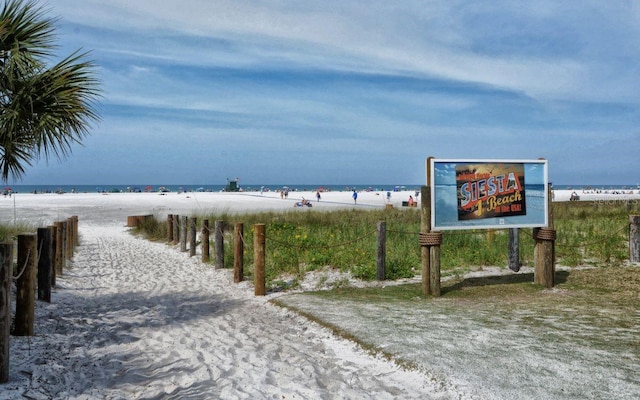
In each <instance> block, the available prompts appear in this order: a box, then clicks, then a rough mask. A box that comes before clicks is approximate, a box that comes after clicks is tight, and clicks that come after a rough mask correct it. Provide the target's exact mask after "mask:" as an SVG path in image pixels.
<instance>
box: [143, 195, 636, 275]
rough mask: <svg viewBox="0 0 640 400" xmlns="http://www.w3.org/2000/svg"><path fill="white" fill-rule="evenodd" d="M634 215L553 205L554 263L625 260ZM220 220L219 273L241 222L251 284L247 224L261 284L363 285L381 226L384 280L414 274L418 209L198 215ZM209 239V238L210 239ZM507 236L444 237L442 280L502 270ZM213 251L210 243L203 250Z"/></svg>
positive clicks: (527, 251)
mask: <svg viewBox="0 0 640 400" xmlns="http://www.w3.org/2000/svg"><path fill="white" fill-rule="evenodd" d="M638 212H640V209H639V206H638V205H637V204H635V203H629V204H620V203H616V204H598V203H588V202H567V203H554V204H553V214H554V216H553V221H554V226H555V229H556V231H557V240H556V260H557V262H558V263H559V264H561V265H566V266H578V265H594V266H611V265H619V264H620V263H621V262H623V261H624V260H626V259H627V258H628V219H629V217H628V216H629V214H633V213H638ZM205 218H206V219H208V220H209V224H210V226H213V224H214V222H215V221H216V220H222V221H224V222H225V237H224V243H225V253H226V255H227V256H226V257H225V258H224V259H225V267H228V268H231V267H232V266H233V257H232V256H229V255H233V246H234V244H233V226H234V223H236V222H242V223H243V224H244V232H245V234H244V236H245V237H244V241H245V247H244V265H245V274H246V278H247V279H251V278H252V273H253V271H252V268H247V266H250V265H252V264H253V246H252V245H253V225H255V224H257V223H263V224H265V225H266V235H267V240H266V260H265V262H266V277H267V282H268V286H277V285H274V284H273V283H276V282H281V279H280V277H282V276H283V275H289V276H296V277H298V278H301V277H302V276H303V275H304V273H305V272H307V271H313V270H316V269H321V268H325V267H331V268H336V269H339V270H341V271H345V272H346V271H349V272H350V273H351V274H352V275H353V276H355V277H357V278H360V279H363V280H373V279H375V278H376V268H377V267H376V255H377V248H376V226H377V224H378V222H379V221H385V222H386V229H387V241H386V254H387V257H386V272H387V279H390V280H395V279H399V278H407V277H413V276H415V275H417V274H419V271H420V265H421V258H420V246H419V244H418V232H419V231H420V210H419V209H384V210H353V209H349V210H338V211H328V212H324V211H323V212H315V211H309V212H302V213H301V212H294V211H284V212H282V211H268V212H260V213H248V214H234V213H230V212H227V211H223V212H218V213H211V214H210V215H206V216H200V217H198V226H201V223H202V219H205ZM138 231H139V232H143V233H144V234H145V235H147V237H148V238H150V239H152V240H164V239H166V231H167V224H166V221H148V222H147V223H145V224H144V225H143V226H141V227H140V228H139V229H138ZM519 235H520V241H519V243H520V259H521V262H522V264H523V265H529V266H531V265H533V248H534V240H533V239H532V237H531V229H520V234H519ZM210 240H211V241H213V235H212V236H211V238H210ZM508 242H509V235H508V231H507V230H493V231H491V232H489V231H486V230H464V231H446V232H444V234H443V245H442V246H441V271H442V272H441V273H442V276H443V277H446V276H459V275H462V274H464V273H465V272H468V271H470V270H475V269H479V268H481V267H482V266H506V265H507V263H508V260H507V256H508V254H507V248H508ZM211 249H212V252H213V245H212V246H211Z"/></svg>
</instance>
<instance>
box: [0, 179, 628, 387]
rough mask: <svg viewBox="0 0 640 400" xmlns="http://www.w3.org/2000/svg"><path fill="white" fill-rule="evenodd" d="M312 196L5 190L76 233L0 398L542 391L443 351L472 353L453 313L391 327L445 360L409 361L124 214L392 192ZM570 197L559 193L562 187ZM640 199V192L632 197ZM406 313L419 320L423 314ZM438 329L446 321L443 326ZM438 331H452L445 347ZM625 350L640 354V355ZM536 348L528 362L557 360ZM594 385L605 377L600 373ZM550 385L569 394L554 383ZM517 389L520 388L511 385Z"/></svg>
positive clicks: (11, 203)
mask: <svg viewBox="0 0 640 400" xmlns="http://www.w3.org/2000/svg"><path fill="white" fill-rule="evenodd" d="M409 194H413V193H409V192H406V193H393V196H392V203H393V204H394V206H396V207H400V203H401V202H402V201H404V200H406V199H407V198H408V196H409ZM313 195H314V193H296V192H293V193H290V196H289V199H288V200H282V199H280V197H279V194H277V193H265V194H264V195H260V193H234V194H230V193H183V194H177V193H168V194H166V195H159V194H157V193H131V194H129V193H127V194H108V195H102V194H64V195H56V194H40V195H32V194H18V195H14V196H12V197H11V198H9V197H6V198H0V218H2V220H3V221H5V222H8V221H13V220H16V221H31V222H35V223H37V224H38V226H46V225H47V224H50V223H51V222H54V221H56V220H59V219H64V218H66V217H68V216H71V215H78V216H79V219H80V236H81V245H80V246H79V247H78V249H77V253H76V255H75V257H74V259H73V261H72V263H71V265H70V268H68V269H67V271H66V272H65V274H64V275H63V276H62V277H59V278H58V287H57V288H56V289H55V290H54V292H53V293H52V303H51V304H47V303H43V302H37V305H36V324H35V334H36V335H35V336H34V337H31V338H24V337H12V338H11V369H10V371H11V373H10V382H9V383H7V384H5V385H2V386H1V387H0V399H23V398H31V399H52V398H56V399H57V398H69V399H166V398H169V399H171V398H175V399H183V398H194V399H196V398H197V399H215V398H224V399H267V398H268V399H366V398H371V399H413V398H415V399H418V398H420V399H429V398H438V399H467V398H496V399H501V398H516V397H518V398H540V397H539V394H540V393H539V392H536V391H535V390H532V391H528V392H521V393H518V392H517V391H516V392H514V391H513V390H514V389H513V388H512V387H511V386H509V387H507V388H506V389H501V386H500V385H501V384H500V383H496V384H495V385H491V384H489V383H488V382H484V383H482V384H479V383H478V382H480V381H478V382H475V381H474V380H473V379H476V378H473V377H470V376H471V375H470V374H471V372H478V374H479V376H482V372H483V371H485V372H489V371H495V373H496V374H497V376H498V377H500V376H502V378H499V379H500V380H501V381H503V382H509V384H511V382H510V381H507V380H504V378H505V377H506V376H507V375H505V374H506V372H504V371H501V370H500V368H501V367H502V365H501V364H504V365H505V367H506V368H514V367H517V366H513V365H508V364H506V363H508V360H509V358H510V357H501V358H500V359H499V362H498V364H492V366H491V368H489V371H487V365H486V364H483V363H478V362H477V361H478V360H481V359H482V357H480V358H478V360H476V359H475V358H474V360H476V362H475V363H470V362H468V361H470V360H466V361H465V356H464V355H463V356H462V359H457V357H459V356H458V355H456V358H452V359H451V360H448V359H447V351H450V352H452V354H453V352H454V351H455V350H456V349H458V350H460V349H462V350H464V351H469V352H471V353H473V352H472V350H471V348H470V347H469V346H470V345H469V344H467V342H468V339H469V336H465V335H461V334H460V332H461V331H459V330H458V329H462V328H463V327H461V326H460V325H459V324H458V326H457V327H456V328H455V332H458V334H457V335H453V334H452V335H446V336H447V337H448V338H449V339H445V338H438V339H437V340H436V341H435V342H434V341H433V340H432V341H429V339H428V338H426V337H425V338H423V339H420V340H417V341H416V339H418V337H416V336H414V335H415V333H416V332H412V334H411V335H412V336H410V337H406V340H404V339H403V336H398V335H397V333H394V332H397V329H392V332H390V333H386V335H389V336H388V339H389V340H391V341H390V342H389V343H391V344H389V346H392V347H393V348H392V349H391V350H393V351H394V352H395V351H400V352H407V353H406V354H405V355H406V357H404V358H406V359H414V358H417V361H420V362H425V365H427V366H428V365H430V362H429V361H428V359H429V354H432V353H426V354H424V353H423V352H424V351H425V348H424V347H425V344H426V343H429V346H433V345H434V343H436V344H437V343H439V345H438V346H441V347H439V348H438V349H437V352H438V353H442V356H443V357H444V358H443V361H445V362H446V365H441V366H438V365H435V366H433V365H432V366H431V367H426V368H425V369H424V370H423V371H422V372H419V371H405V370H402V369H400V368H398V367H397V366H396V365H395V364H393V363H391V362H389V361H385V360H381V359H378V358H375V357H371V356H369V355H367V354H366V353H365V352H363V351H362V350H360V349H359V348H358V347H357V346H355V345H354V344H353V343H351V342H349V341H345V340H343V339H340V338H337V337H335V336H333V335H332V334H331V333H330V332H329V331H327V330H326V329H324V328H321V327H319V326H318V325H316V324H314V323H312V322H309V321H308V320H306V319H304V318H301V317H299V316H296V315H295V314H292V313H290V312H287V311H284V310H282V309H280V308H278V307H275V306H273V305H271V304H269V303H268V302H267V301H268V300H269V297H270V296H267V297H255V296H253V288H252V286H251V284H250V283H246V282H245V283H242V284H240V285H235V284H233V283H232V272H231V271H226V270H217V271H216V270H214V269H213V267H212V266H210V265H204V264H202V263H201V262H199V257H194V258H189V257H188V255H187V254H186V253H181V252H179V251H178V249H177V248H175V247H171V246H168V245H166V244H161V243H151V242H148V241H146V240H142V239H139V238H136V237H133V236H131V235H130V234H129V233H128V232H127V229H126V228H125V227H124V224H125V222H126V217H127V216H128V215H140V214H155V215H158V216H160V217H163V216H165V215H166V214H169V213H172V214H179V215H193V214H202V213H205V212H207V211H210V210H214V209H215V210H226V211H230V212H234V211H238V212H241V211H247V210H279V209H280V210H281V209H287V210H289V209H293V204H294V202H295V201H296V200H299V198H300V197H301V196H304V197H305V198H308V199H310V200H313V207H312V209H313V210H321V209H329V208H336V207H384V204H385V203H386V198H385V196H384V193H378V194H377V193H374V192H361V193H359V198H358V205H357V206H355V205H353V200H352V199H351V193H350V192H331V193H324V194H323V198H322V200H321V201H320V202H319V203H318V202H316V201H315V198H314V197H313ZM565 195H566V194H565V193H564V192H563V193H556V197H555V198H556V200H558V199H559V198H562V197H563V196H565ZM569 195H570V192H569ZM611 196H614V195H613V194H612V195H611ZM584 197H586V196H584ZM618 198H619V197H614V199H618ZM638 198H640V195H637V197H634V199H638ZM590 200H594V199H590ZM296 210H298V211H300V212H305V211H306V210H308V209H307V208H297V209H296ZM353 311H356V310H351V312H349V313H348V314H346V315H345V316H343V317H342V319H341V320H342V322H344V324H345V325H346V326H350V328H351V329H353V330H354V331H355V330H358V329H360V330H362V329H363V327H362V326H358V325H357V321H358V319H357V318H358V317H357V315H354V314H353ZM421 312H422V313H424V312H428V311H425V310H422V311H421ZM412 318H413V319H412V320H413V321H416V322H417V321H418V320H421V319H422V317H420V316H419V315H414V316H412ZM339 321H340V320H339ZM339 321H338V322H339ZM354 324H355V325H354ZM416 326H418V325H416ZM387 328H388V327H387ZM470 329H471V330H473V327H471V328H470ZM366 330H367V329H365V331H366ZM419 331H422V332H425V328H424V327H420V328H419ZM438 331H439V332H446V324H445V326H444V327H443V328H442V329H439V330H438ZM381 332H383V331H380V332H378V331H370V332H369V334H373V335H374V336H375V335H382V334H383V333H381ZM451 333H454V331H452V332H451ZM480 333H481V332H478V334H480ZM502 335H503V334H502V333H500V332H496V333H494V334H490V335H489V336H486V337H484V338H483V340H484V341H489V340H491V341H492V342H494V341H496V340H498V342H495V343H493V346H496V347H497V348H500V347H501V346H507V343H509V341H505V343H504V344H501V342H500V341H499V338H500V337H502ZM477 339H478V337H476V339H474V340H477ZM507 339H509V338H508V337H507V338H505V340H507ZM443 340H450V341H451V342H450V343H448V344H446V345H445V342H443ZM372 342H375V340H374V339H372ZM411 343H415V344H414V345H411ZM416 344H417V346H416ZM472 344H473V343H471V345H472ZM382 345H383V346H384V345H385V344H382ZM402 346H404V347H402ZM407 346H408V347H407ZM412 348H413V349H415V354H413V351H412V350H411V349H412ZM432 348H433V347H432ZM447 349H449V350H447ZM518 349H519V350H518V351H515V349H511V350H510V351H509V352H507V353H508V354H509V355H510V356H513V357H515V358H514V359H515V360H516V361H517V362H518V363H524V362H526V360H527V359H529V355H532V353H531V351H532V350H531V349H527V345H526V342H525V343H524V344H522V342H521V345H520V346H519V347H518ZM550 351H553V349H551V350H550ZM519 352H521V354H520V353H519ZM456 354H457V353H456ZM475 356H476V357H477V356H478V354H475ZM596 356H598V357H600V356H601V355H594V357H596ZM536 357H540V355H539V354H538V355H537V356H536ZM630 359H632V360H634V361H633V362H634V363H636V364H637V357H636V356H633V357H632V358H630ZM535 360H536V361H535V363H534V364H533V366H534V367H533V368H536V367H535V365H545V363H547V362H549V363H550V361H549V360H547V361H545V360H543V359H538V358H536V359H535ZM588 361H589V360H587V361H586V362H588ZM562 362H565V364H562ZM598 362H599V360H598ZM456 363H457V367H456ZM519 365H521V364H519ZM466 366H468V367H469V368H473V369H472V370H469V371H465V373H464V374H458V375H456V374H455V371H456V368H458V369H460V368H461V369H462V370H464V368H463V367H466ZM436 367H437V368H441V369H437V368H436ZM547 367H549V368H551V367H553V368H554V369H556V370H558V371H560V370H562V381H564V382H565V383H563V384H566V382H567V380H569V381H570V380H571V379H575V380H576V382H575V383H574V384H573V385H574V386H575V385H577V387H578V389H577V390H579V388H580V387H581V386H582V385H583V384H586V383H585V377H587V380H588V377H589V375H585V374H587V372H585V371H583V370H582V369H581V368H577V367H573V366H571V360H564V361H562V360H556V361H553V363H551V364H547ZM434 368H436V369H434ZM574 369H575V371H574ZM445 372H446V374H448V375H449V376H448V377H447V376H445ZM605 373H606V371H605ZM465 374H466V375H465ZM618 374H622V372H619V373H618ZM522 379H526V377H525V376H523V378H522ZM549 379H552V377H549ZM556 380H557V379H556ZM556 380H551V381H550V382H555V381H556ZM542 382H545V383H546V381H544V380H543V381H542ZM624 382H625V381H624V380H623V381H622V383H617V386H615V387H614V389H615V388H619V389H622V390H624V392H623V394H626V395H627V396H622V397H620V398H632V397H629V396H634V395H635V394H637V393H640V392H635V391H634V390H635V389H637V388H635V387H634V386H633V385H631V387H629V385H628V384H625V383H624ZM503 384H505V385H506V383H503ZM515 384H516V385H517V384H518V382H516V383H515ZM547 384H548V385H550V386H553V385H554V383H547ZM593 385H595V387H601V386H602V385H601V384H600V381H597V380H596V381H594V383H593ZM540 386H543V385H540ZM586 387H587V388H589V386H586ZM551 389H554V393H556V394H557V393H562V391H561V390H560V389H558V388H557V387H549V390H551ZM561 389H562V390H564V388H561ZM537 390H540V388H538V389H537ZM543 390H544V386H543ZM514 393H515V395H516V397H510V396H512V395H514ZM543 393H544V391H543ZM605 393H606V392H605ZM578 394H579V395H583V394H584V393H579V392H578ZM556 397H557V396H556ZM560 397H561V396H560ZM567 398H580V397H567ZM583 398H588V396H586V395H585V396H583Z"/></svg>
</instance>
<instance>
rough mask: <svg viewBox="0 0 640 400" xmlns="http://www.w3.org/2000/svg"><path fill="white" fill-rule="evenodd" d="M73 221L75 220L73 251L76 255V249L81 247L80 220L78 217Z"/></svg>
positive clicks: (74, 217)
mask: <svg viewBox="0 0 640 400" xmlns="http://www.w3.org/2000/svg"><path fill="white" fill-rule="evenodd" d="M71 219H73V239H74V240H73V251H74V253H75V250H76V247H78V246H80V234H79V231H78V225H79V220H78V216H77V215H74V216H72V217H71Z"/></svg>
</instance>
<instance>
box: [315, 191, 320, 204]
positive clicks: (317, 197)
mask: <svg viewBox="0 0 640 400" xmlns="http://www.w3.org/2000/svg"><path fill="white" fill-rule="evenodd" d="M316 199H317V200H318V202H320V191H319V190H318V191H316Z"/></svg>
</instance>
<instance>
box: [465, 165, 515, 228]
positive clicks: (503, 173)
mask: <svg viewBox="0 0 640 400" xmlns="http://www.w3.org/2000/svg"><path fill="white" fill-rule="evenodd" d="M456 186H457V193H458V219H459V220H467V219H478V218H494V217H507V216H513V215H526V214H527V209H526V201H525V182H524V164H521V163H518V164H467V165H457V166H456Z"/></svg>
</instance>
